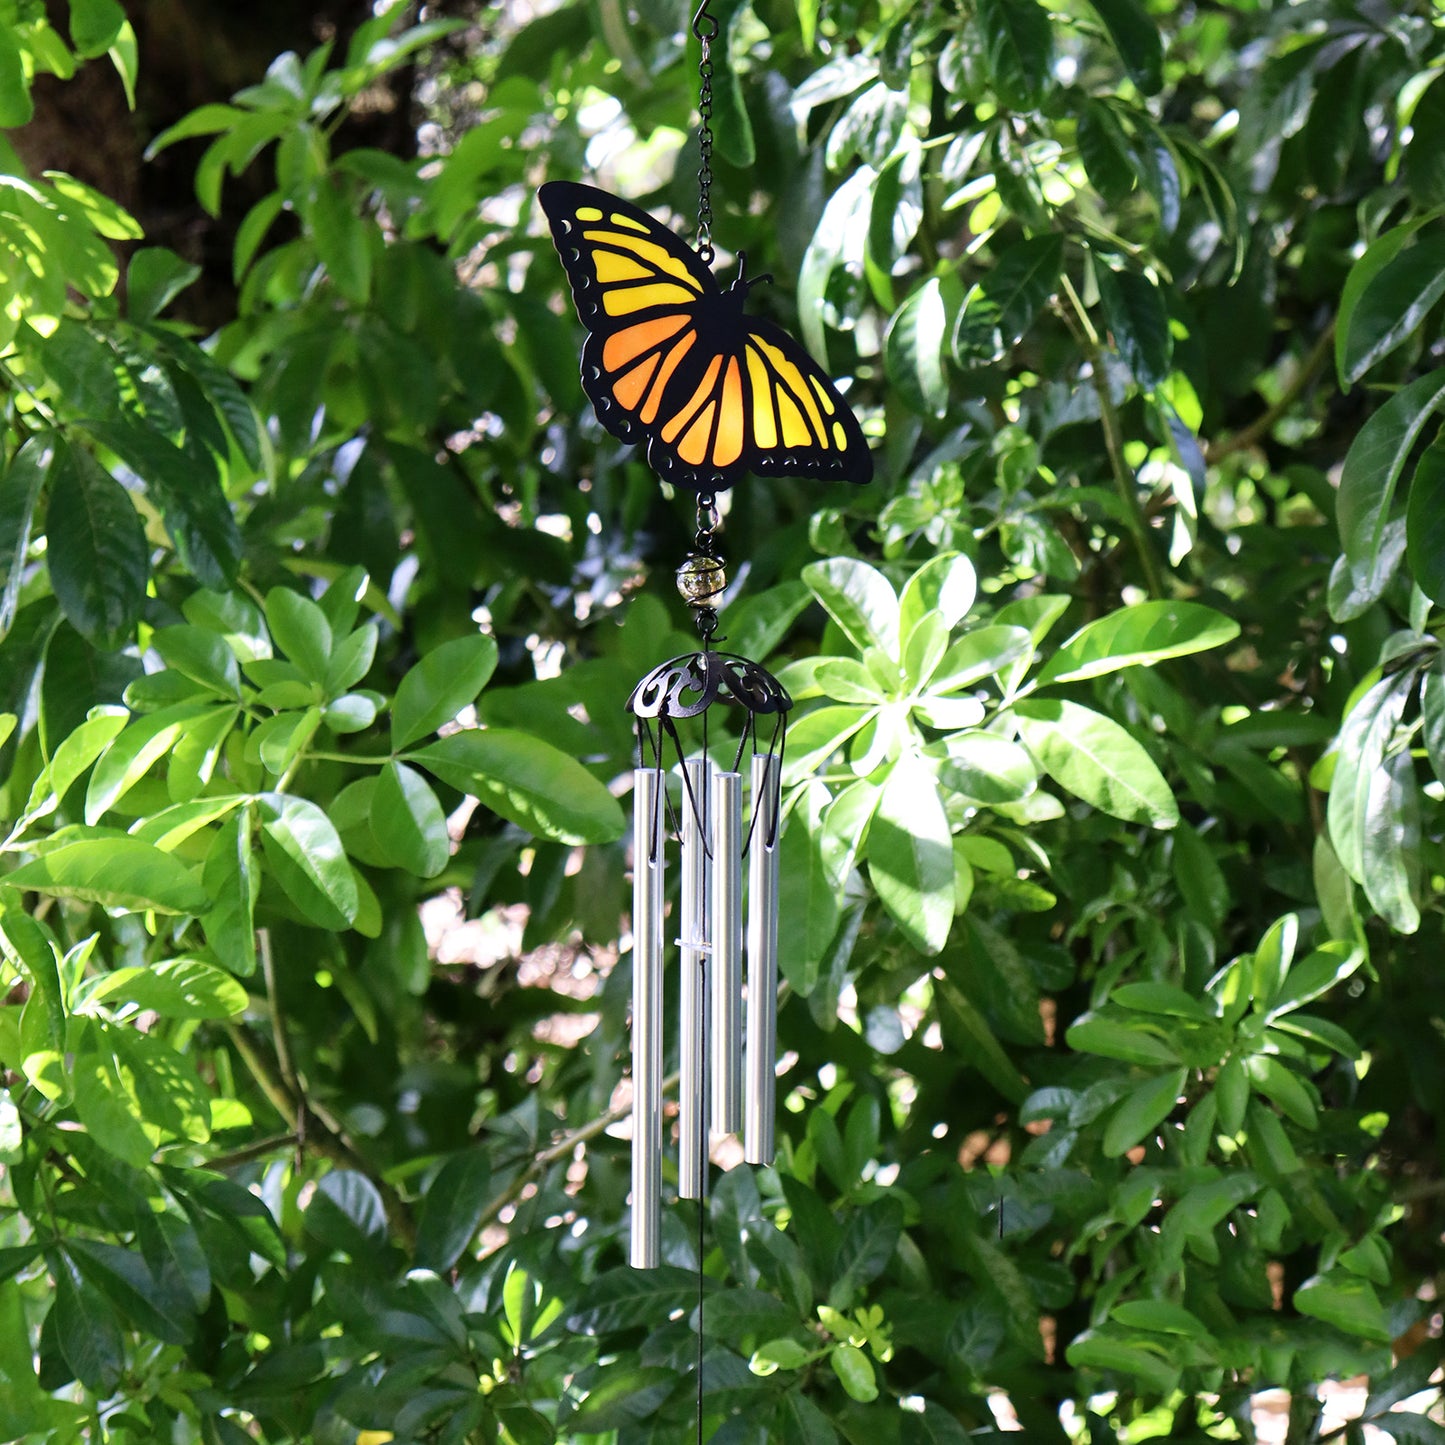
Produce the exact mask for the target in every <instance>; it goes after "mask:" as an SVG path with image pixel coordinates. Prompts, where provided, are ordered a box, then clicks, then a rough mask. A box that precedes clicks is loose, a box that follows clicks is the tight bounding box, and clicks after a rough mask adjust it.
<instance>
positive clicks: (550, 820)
mask: <svg viewBox="0 0 1445 1445" xmlns="http://www.w3.org/2000/svg"><path fill="white" fill-rule="evenodd" d="M408 756H409V758H410V759H411V760H412V761H413V762H416V763H420V764H421V766H422V767H424V768H426V770H427V771H428V772H430V773H434V774H435V775H436V776H437V777H439V778H440V779H441V780H442V781H443V782H444V783H449V784H450V785H451V786H452V787H454V788H459V789H461V790H462V791H463V792H465V793H471V794H473V795H474V796H475V797H477V798H479V799H480V800H481V801H482V803H483V804H484V805H485V806H486V807H488V808H490V809H491V810H492V811H493V812H495V813H498V814H500V815H501V816H502V817H503V818H507V819H509V820H510V821H511V822H513V823H516V824H517V825H518V826H520V827H523V828H526V829H527V830H528V831H529V832H532V833H535V834H536V835H537V836H538V837H540V838H549V839H551V840H552V841H554V842H558V843H608V842H611V841H612V840H613V839H615V838H619V837H621V836H622V832H623V829H624V827H625V823H624V820H623V816H622V809H621V808H620V807H619V806H618V804H617V800H616V799H615V798H614V797H613V796H612V794H611V793H610V792H608V790H607V789H606V787H605V786H604V785H603V784H601V783H599V782H598V781H597V779H596V778H594V777H593V776H592V774H591V773H589V772H588V771H587V769H586V768H584V767H583V766H582V765H581V764H580V763H578V762H576V761H575V760H574V759H572V758H569V757H568V756H567V755H566V754H565V753H563V752H561V751H559V750H558V749H557V748H554V747H552V746H551V745H550V744H549V743H545V742H543V741H542V740H541V739H540V738H536V737H532V736H531V735H530V734H527V733H522V732H516V731H514V730H512V729H511V728H486V729H482V730H476V729H469V730H467V731H465V732H458V733H453V734H452V735H451V736H450V737H445V738H439V739H438V740H437V741H436V742H434V743H430V744H428V745H427V746H426V747H424V748H419V749H417V750H416V751H415V752H412V753H410V754H408Z"/></svg>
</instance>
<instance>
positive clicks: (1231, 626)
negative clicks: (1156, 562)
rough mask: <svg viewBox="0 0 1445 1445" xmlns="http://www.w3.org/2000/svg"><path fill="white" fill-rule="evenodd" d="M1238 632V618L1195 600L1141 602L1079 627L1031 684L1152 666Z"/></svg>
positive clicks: (1229, 639) (1219, 642)
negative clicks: (1236, 619)
mask: <svg viewBox="0 0 1445 1445" xmlns="http://www.w3.org/2000/svg"><path fill="white" fill-rule="evenodd" d="M1238 636H1239V624H1238V623H1237V622H1235V621H1234V620H1233V619H1232V618H1228V617H1225V616H1223V615H1222V614H1221V613H1218V612H1216V611H1215V610H1214V609H1213V608H1212V607H1204V606H1201V605H1200V604H1199V603H1197V602H1141V603H1139V604H1138V605H1137V606H1134V607H1123V608H1120V609H1119V610H1118V611H1117V612H1110V613H1108V614H1107V615H1105V616H1103V617H1100V618H1098V619H1097V620H1095V621H1093V622H1090V623H1088V624H1086V625H1085V626H1084V627H1081V628H1080V629H1079V630H1078V631H1077V632H1076V633H1074V635H1073V636H1072V637H1070V638H1069V639H1068V641H1066V642H1065V643H1064V644H1063V645H1062V646H1061V647H1060V648H1059V650H1058V651H1057V652H1056V653H1055V654H1054V655H1053V656H1052V657H1051V658H1050V659H1049V660H1048V662H1047V663H1045V664H1044V667H1043V670H1042V671H1041V672H1040V673H1039V675H1038V679H1037V682H1036V683H1035V686H1037V687H1044V686H1046V685H1047V684H1048V683H1051V682H1079V681H1082V680H1083V679H1084V678H1089V677H1101V676H1103V674H1105V673H1108V672H1116V671H1118V669H1120V668H1122V667H1139V666H1144V667H1152V666H1153V664H1154V663H1156V662H1162V661H1163V660H1164V659H1165V658H1166V657H1183V656H1185V655H1187V654H1188V653H1191V652H1204V651H1206V650H1208V649H1209V648H1211V647H1219V646H1222V645H1223V644H1224V643H1226V642H1232V641H1233V640H1234V639H1235V638H1236V637H1238Z"/></svg>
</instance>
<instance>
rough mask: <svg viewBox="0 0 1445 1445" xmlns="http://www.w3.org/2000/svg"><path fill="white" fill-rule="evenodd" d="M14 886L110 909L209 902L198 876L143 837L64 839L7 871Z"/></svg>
mask: <svg viewBox="0 0 1445 1445" xmlns="http://www.w3.org/2000/svg"><path fill="white" fill-rule="evenodd" d="M5 881H6V882H7V883H10V884H11V885H13V886H14V887H16V888H28V889H33V890H34V891H35V892H37V893H45V894H48V895H49V896H51V897H53V898H80V899H84V900H85V901H86V902H88V903H101V904H104V905H105V906H106V907H107V908H128V909H131V910H132V911H133V912H142V911H144V910H145V909H148V908H153V909H155V910H156V912H158V913H200V912H202V911H203V910H204V909H205V907H206V905H207V902H208V899H207V896H206V892H205V890H204V888H202V887H201V884H200V882H199V881H198V880H197V877H196V874H195V873H194V872H193V871H192V870H191V869H189V868H187V867H185V866H184V864H182V863H180V862H178V861H177V860H176V859H175V858H174V857H172V856H171V855H170V854H169V853H162V852H161V850H160V849H159V848H154V847H152V846H151V845H150V844H149V843H143V842H141V841H140V839H139V838H105V839H85V840H81V841H80V842H76V843H63V844H61V845H60V847H58V848H52V849H50V850H49V851H48V852H46V853H43V854H42V855H41V856H40V857H38V858H36V859H33V860H32V861H31V862H29V863H23V864H21V866H20V867H19V868H17V869H16V870H15V871H14V872H13V873H11V874H9V875H7V877H6V880H5Z"/></svg>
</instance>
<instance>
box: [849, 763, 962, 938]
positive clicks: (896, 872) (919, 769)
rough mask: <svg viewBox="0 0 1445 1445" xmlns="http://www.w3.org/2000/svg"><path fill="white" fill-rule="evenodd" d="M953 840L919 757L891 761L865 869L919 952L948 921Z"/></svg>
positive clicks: (943, 931)
mask: <svg viewBox="0 0 1445 1445" xmlns="http://www.w3.org/2000/svg"><path fill="white" fill-rule="evenodd" d="M953 872H954V870H953V839H952V836H951V830H950V828H949V825H948V818H947V816H946V814H945V813H944V810H943V802H942V799H941V798H940V797H939V792H938V783H937V780H936V779H935V778H934V776H933V774H932V772H930V771H929V769H928V768H927V767H925V766H924V765H923V764H922V763H921V762H918V761H917V760H915V759H913V758H909V757H904V758H900V759H899V760H898V762H897V763H895V764H894V767H893V771H892V772H891V773H890V774H889V776H888V781H887V782H886V783H885V784H884V786H883V796H882V798H881V799H880V801H879V804H878V811H877V812H876V813H875V814H874V816H873V823H872V826H871V828H870V829H869V833H868V873H869V876H870V877H871V878H872V880H873V886H874V887H875V888H876V889H877V890H878V897H879V899H880V900H881V901H882V903H883V906H884V907H885V908H886V909H887V910H888V912H889V913H890V914H891V915H892V916H893V919H894V921H895V922H896V923H897V924H898V926H899V927H900V928H901V929H902V930H903V933H904V936H905V937H906V938H907V939H908V941H909V942H910V943H911V944H912V945H913V947H915V948H917V949H918V950H919V951H920V952H921V953H925V954H934V953H937V952H938V951H939V949H941V948H942V947H943V945H944V944H945V943H946V942H947V941H948V933H949V929H950V928H951V927H952V926H953Z"/></svg>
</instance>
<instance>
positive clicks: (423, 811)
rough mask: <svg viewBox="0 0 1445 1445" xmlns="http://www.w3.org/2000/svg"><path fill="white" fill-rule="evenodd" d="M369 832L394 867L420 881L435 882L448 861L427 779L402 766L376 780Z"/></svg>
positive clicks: (441, 819) (441, 818)
mask: <svg viewBox="0 0 1445 1445" xmlns="http://www.w3.org/2000/svg"><path fill="white" fill-rule="evenodd" d="M371 831H372V834H373V836H374V837H375V838H376V842H377V846H378V847H379V848H380V849H381V851H382V853H383V854H385V855H386V858H387V860H388V861H389V862H390V863H391V864H392V865H393V866H394V867H397V868H405V869H407V870H408V871H409V872H411V873H415V874H416V875H417V876H418V877H420V878H435V877H436V875H437V874H438V873H440V872H441V871H442V869H443V868H445V867H446V866H447V860H448V859H449V858H450V857H451V839H450V838H449V837H448V836H447V820H446V815H445V814H444V813H443V812H442V805H441V804H440V803H439V802H438V801H437V795H436V794H435V793H434V792H432V790H431V788H430V787H429V786H428V785H427V781H426V779H425V778H423V777H422V775H421V774H420V773H418V772H417V771H416V769H415V768H409V767H407V765H406V764H405V763H398V762H396V761H394V760H393V761H392V762H389V763H387V764H386V766H385V767H384V768H382V770H381V772H380V774H379V775H378V776H377V779H376V788H375V791H374V792H373V793H372V795H371Z"/></svg>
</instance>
